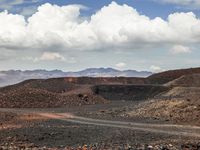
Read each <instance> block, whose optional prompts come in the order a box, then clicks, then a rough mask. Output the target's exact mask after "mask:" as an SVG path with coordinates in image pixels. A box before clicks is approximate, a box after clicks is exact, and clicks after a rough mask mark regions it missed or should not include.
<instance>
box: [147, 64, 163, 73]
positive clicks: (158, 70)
mask: <svg viewBox="0 0 200 150" xmlns="http://www.w3.org/2000/svg"><path fill="white" fill-rule="evenodd" d="M150 70H151V71H153V72H161V71H164V70H163V69H162V68H161V67H159V66H155V65H152V66H151V67H150Z"/></svg>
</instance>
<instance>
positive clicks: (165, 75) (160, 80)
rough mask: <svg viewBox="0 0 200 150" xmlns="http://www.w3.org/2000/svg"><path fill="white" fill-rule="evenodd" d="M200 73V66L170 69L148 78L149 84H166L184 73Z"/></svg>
mask: <svg viewBox="0 0 200 150" xmlns="http://www.w3.org/2000/svg"><path fill="white" fill-rule="evenodd" d="M191 74H200V68H190V69H180V70H170V71H165V72H161V73H157V74H153V75H151V76H149V77H148V78H147V80H148V83H149V84H166V83H168V82H170V81H173V80H175V79H177V78H180V77H181V76H184V75H191Z"/></svg>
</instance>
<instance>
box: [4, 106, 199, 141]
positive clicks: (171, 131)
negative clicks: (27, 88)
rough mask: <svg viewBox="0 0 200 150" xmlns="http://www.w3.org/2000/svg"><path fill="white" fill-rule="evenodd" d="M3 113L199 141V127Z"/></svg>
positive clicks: (7, 110) (27, 112)
mask: <svg viewBox="0 0 200 150" xmlns="http://www.w3.org/2000/svg"><path fill="white" fill-rule="evenodd" d="M0 111H4V112H15V113H18V114H24V113H25V114H37V115H41V116H44V117H47V118H49V119H55V120H62V121H66V122H71V123H77V124H86V125H94V126H104V127H113V128H122V129H130V130H138V131H144V132H150V133H160V134H166V135H174V136H179V137H192V138H199V139H200V127H198V126H188V125H175V124H158V123H156V124H153V123H137V122H126V121H112V120H102V119H92V118H87V117H80V116H76V115H74V114H73V113H57V112H55V113H53V112H45V110H40V111H38V112H37V111H35V110H34V111H33V110H29V109H25V110H22V109H0Z"/></svg>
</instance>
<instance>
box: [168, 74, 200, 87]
mask: <svg viewBox="0 0 200 150" xmlns="http://www.w3.org/2000/svg"><path fill="white" fill-rule="evenodd" d="M165 86H169V87H200V74H189V75H183V76H181V77H180V78H178V79H175V80H173V81H170V82H168V83H166V84H165Z"/></svg>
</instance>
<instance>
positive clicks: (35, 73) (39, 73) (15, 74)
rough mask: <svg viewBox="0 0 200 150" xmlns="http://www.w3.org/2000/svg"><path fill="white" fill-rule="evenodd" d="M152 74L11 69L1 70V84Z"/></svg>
mask: <svg viewBox="0 0 200 150" xmlns="http://www.w3.org/2000/svg"><path fill="white" fill-rule="evenodd" d="M150 75H152V72H148V71H136V70H124V71H120V70H116V69H113V68H88V69H85V70H82V71H77V72H63V71H61V70H52V71H47V70H26V71H21V70H9V71H0V86H1V87H2V86H6V85H12V84H15V83H19V82H21V81H24V80H28V79H47V78H57V77H81V76H87V77H121V76H123V77H147V76H150Z"/></svg>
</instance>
